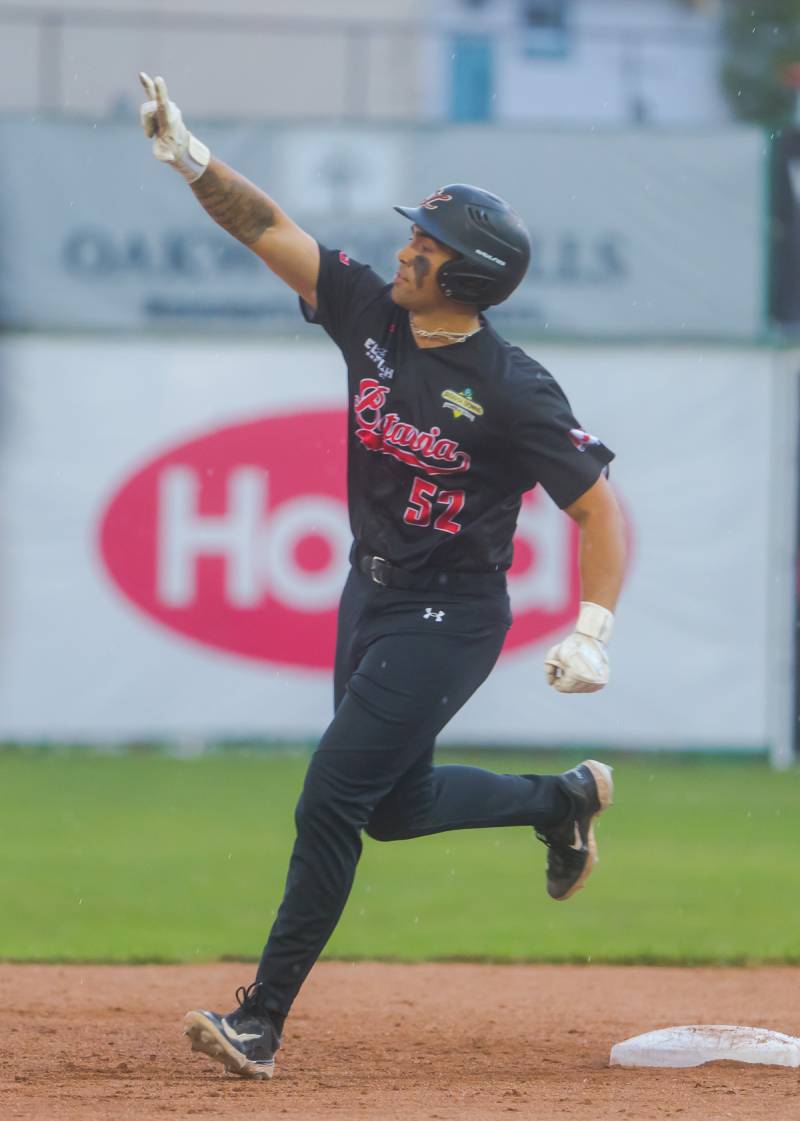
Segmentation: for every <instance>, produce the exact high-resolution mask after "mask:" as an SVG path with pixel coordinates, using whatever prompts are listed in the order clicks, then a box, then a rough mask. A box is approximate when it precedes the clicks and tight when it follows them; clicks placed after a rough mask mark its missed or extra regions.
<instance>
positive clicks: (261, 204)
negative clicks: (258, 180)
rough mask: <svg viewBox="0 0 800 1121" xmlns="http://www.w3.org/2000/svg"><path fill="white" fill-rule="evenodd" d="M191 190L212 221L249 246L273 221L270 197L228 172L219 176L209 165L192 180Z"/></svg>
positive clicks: (273, 212)
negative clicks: (196, 178) (195, 179)
mask: <svg viewBox="0 0 800 1121" xmlns="http://www.w3.org/2000/svg"><path fill="white" fill-rule="evenodd" d="M192 190H193V191H194V193H195V195H196V197H197V199H198V200H199V201H200V203H201V205H202V206H204V207H205V209H206V210H207V211H208V213H209V214H210V215H211V217H212V218H213V219H214V221H215V222H218V223H219V225H220V226H222V228H223V229H224V230H227V231H228V233H229V234H233V236H234V237H235V238H238V239H239V241H241V242H243V243H244V244H245V245H252V244H253V243H254V242H256V241H258V239H259V238H260V237H261V235H262V234H263V233H264V231H265V230H268V229H269V228H270V226H273V225H274V224H275V210H274V208H273V206H272V205H271V203H270V200H269V199H268V198H267V197H266V196H265V195H264V194H263V193H262V192H261V191H260V190H259V189H258V187H254V186H253V184H252V183H248V182H247V180H246V179H242V178H241V176H239V175H236V174H235V173H231V174H230V176H228V175H220V174H219V172H217V171H216V170H215V169H214V168H213V167H208V168H206V170H205V172H204V173H203V175H201V176H200V178H199V179H198V180H197V181H196V182H194V183H192Z"/></svg>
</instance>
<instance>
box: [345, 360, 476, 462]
mask: <svg viewBox="0 0 800 1121" xmlns="http://www.w3.org/2000/svg"><path fill="white" fill-rule="evenodd" d="M390 392H391V387H390V386H388V385H381V383H380V382H377V381H375V379H374V378H362V379H361V384H360V386H359V390H358V393H357V394H356V396H355V398H354V399H353V408H354V410H355V417H356V436H357V438H358V439H359V440H360V441H361V443H362V444H363V445H364V447H365V448H366V449H367V450H368V451H371V452H382V453H383V454H384V455H391V456H393V457H394V458H395V459H399V460H400V462H401V463H407V464H408V465H409V466H410V467H416V468H417V469H418V470H419V471H424V472H425V474H426V475H453V474H455V473H457V472H459V471H469V469H470V466H471V465H472V460H471V458H470V455H469V453H468V452H465V451H464V450H463V449H462V448H461V447H460V445H459V443H458V441H457V440H449V439H447V438H446V437H444V436H442V430H441V428H438V427H437V426H436V425H434V426H433V428H431V429H430V431H429V432H421V431H420V430H419V428H417V427H415V425H413V424H409V423H408V422H407V421H404V420H401V419H400V416H399V415H398V413H386V415H384V413H383V408H384V405H385V404H386V399H387V398H388V396H389V394H390ZM421 456H425V457H426V458H425V459H421V458H420V457H421ZM430 460H435V462H434V463H431V462H429V461H430Z"/></svg>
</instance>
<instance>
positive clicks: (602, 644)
mask: <svg viewBox="0 0 800 1121" xmlns="http://www.w3.org/2000/svg"><path fill="white" fill-rule="evenodd" d="M613 625H614V616H613V615H612V614H611V612H610V611H608V610H607V609H606V608H605V607H601V606H600V605H599V604H597V603H582V604H581V610H580V614H579V615H578V623H577V626H576V628H575V632H574V634H571V635H570V636H569V638H565V639H564V641H563V642H559V643H558V644H557V645H556V646H553V647H552V648H551V649H550V650H549V651H548V653H547V657H546V658H545V660H544V672H545V679H546V681H547V684H548V685H552V686H553V688H554V689H556V690H557V691H558V692H559V693H596V692H597V691H598V689H602V688H603V686H604V685H607V684H608V655H607V654H606V644H607V643H608V641H609V639H610V638H611V631H612V629H613Z"/></svg>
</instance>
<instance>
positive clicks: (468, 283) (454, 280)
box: [436, 254, 494, 311]
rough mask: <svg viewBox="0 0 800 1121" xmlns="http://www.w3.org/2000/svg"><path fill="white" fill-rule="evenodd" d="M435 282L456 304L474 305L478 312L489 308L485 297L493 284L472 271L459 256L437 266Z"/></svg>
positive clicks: (489, 279) (489, 304)
mask: <svg viewBox="0 0 800 1121" xmlns="http://www.w3.org/2000/svg"><path fill="white" fill-rule="evenodd" d="M436 281H437V283H438V285H439V288H440V289H441V291H442V292H443V293H444V295H445V296H447V297H448V298H449V299H451V300H455V301H456V303H459V304H474V305H476V306H477V307H478V310H479V311H485V310H486V308H487V307H490V306H491V302H490V301H489V300H487V295H488V293H489V292H490V290H491V288H492V286H493V283H494V282H493V280H492V278H491V277H489V276H483V275H481V274H480V273H479V272H476V271H474V270H473V269H472V268H471V266H470V264H469V262H468V261H467V260H466V258H465V257H463V256H462V255H461V254H459V256H458V257H453V258H452V260H450V261H445V263H444V264H443V265H440V266H439V271H438V272H437V274H436Z"/></svg>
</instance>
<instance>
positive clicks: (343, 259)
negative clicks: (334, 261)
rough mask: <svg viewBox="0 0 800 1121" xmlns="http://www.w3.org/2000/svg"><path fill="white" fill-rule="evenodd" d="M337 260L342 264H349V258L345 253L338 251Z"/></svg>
mask: <svg viewBox="0 0 800 1121" xmlns="http://www.w3.org/2000/svg"><path fill="white" fill-rule="evenodd" d="M339 260H340V261H341V262H342V264H343V265H349V264H350V258H349V257H348V256H347V254H346V253H340V254H339Z"/></svg>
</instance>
